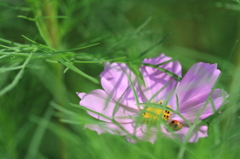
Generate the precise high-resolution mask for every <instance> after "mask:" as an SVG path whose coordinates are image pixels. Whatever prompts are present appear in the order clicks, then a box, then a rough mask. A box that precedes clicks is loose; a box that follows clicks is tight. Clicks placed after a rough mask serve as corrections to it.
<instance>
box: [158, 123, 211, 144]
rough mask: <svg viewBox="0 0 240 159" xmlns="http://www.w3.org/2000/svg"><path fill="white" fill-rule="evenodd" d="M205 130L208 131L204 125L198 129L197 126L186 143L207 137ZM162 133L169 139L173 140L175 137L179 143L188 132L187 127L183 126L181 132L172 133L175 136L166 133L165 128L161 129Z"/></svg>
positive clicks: (168, 132)
mask: <svg viewBox="0 0 240 159" xmlns="http://www.w3.org/2000/svg"><path fill="white" fill-rule="evenodd" d="M207 130H208V127H207V126H205V125H204V126H200V127H199V126H197V127H196V128H195V130H193V132H192V133H191V134H190V135H191V136H190V138H189V139H188V142H197V141H198V140H199V138H203V137H207V136H208V134H207ZM162 131H163V133H165V134H166V135H167V136H168V137H170V138H173V139H174V138H175V137H178V138H179V139H180V140H181V141H184V139H185V137H186V135H187V133H188V131H189V127H187V126H183V127H182V129H181V130H178V131H175V132H173V133H174V134H175V135H173V134H172V132H170V131H167V130H166V129H165V128H163V129H162Z"/></svg>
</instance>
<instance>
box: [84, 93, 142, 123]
mask: <svg viewBox="0 0 240 159" xmlns="http://www.w3.org/2000/svg"><path fill="white" fill-rule="evenodd" d="M79 96H82V100H81V101H80V103H79V104H80V105H82V106H84V107H86V108H88V109H91V110H93V111H95V112H97V113H100V114H103V115H105V116H107V117H108V118H111V119H113V118H114V119H115V120H116V121H118V122H120V123H128V122H132V121H133V119H132V117H134V116H136V115H138V113H139V111H138V110H135V109H132V108H128V107H123V106H122V105H120V104H119V105H117V103H116V102H115V101H113V100H112V99H110V98H109V96H108V95H107V94H106V93H105V92H104V91H103V90H100V89H97V90H94V91H92V92H90V93H88V94H85V95H83V94H81V93H79ZM87 112H88V114H89V115H91V116H93V117H94V118H97V119H99V120H103V121H107V122H111V120H109V119H106V118H104V117H103V116H100V115H98V114H96V113H93V112H90V111H87ZM130 117H131V118H130Z"/></svg>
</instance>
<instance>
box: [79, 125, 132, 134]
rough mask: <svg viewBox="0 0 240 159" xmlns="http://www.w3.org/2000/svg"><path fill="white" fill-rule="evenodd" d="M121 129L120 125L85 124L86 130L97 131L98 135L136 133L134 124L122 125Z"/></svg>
mask: <svg viewBox="0 0 240 159" xmlns="http://www.w3.org/2000/svg"><path fill="white" fill-rule="evenodd" d="M121 127H122V128H120V127H119V126H118V125H115V124H113V123H99V124H85V125H84V129H90V130H93V131H96V132H97V133H98V135H100V134H103V133H110V134H116V135H129V134H132V133H133V132H134V127H133V125H132V123H126V124H121Z"/></svg>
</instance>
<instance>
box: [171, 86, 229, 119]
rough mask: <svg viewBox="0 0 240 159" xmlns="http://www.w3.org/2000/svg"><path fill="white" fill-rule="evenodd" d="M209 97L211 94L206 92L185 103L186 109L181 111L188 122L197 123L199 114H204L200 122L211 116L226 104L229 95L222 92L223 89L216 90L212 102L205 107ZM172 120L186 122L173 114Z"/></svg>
mask: <svg viewBox="0 0 240 159" xmlns="http://www.w3.org/2000/svg"><path fill="white" fill-rule="evenodd" d="M209 95H210V92H208V91H206V92H204V93H202V94H199V95H197V96H195V97H194V98H192V99H191V100H188V101H187V102H185V103H183V104H182V105H183V106H184V108H185V109H181V110H180V113H181V115H183V116H184V117H185V118H186V119H187V120H189V121H190V122H191V123H192V122H194V121H195V119H196V117H197V116H198V114H199V113H200V112H202V113H201V115H200V117H199V120H202V119H205V118H207V117H209V116H211V115H212V114H213V113H214V112H215V111H217V110H218V109H219V108H220V107H221V106H222V105H223V104H225V103H226V98H227V97H228V94H227V93H226V92H225V91H222V90H221V89H215V90H214V91H213V93H212V98H211V100H212V102H211V101H210V100H209V101H208V103H207V104H206V105H205V103H206V102H207V100H208V96H209ZM212 103H213V105H212ZM182 105H181V106H182ZM171 118H172V119H173V120H178V121H180V122H182V123H185V122H184V120H183V119H182V118H181V117H178V116H177V115H176V114H173V115H172V116H171Z"/></svg>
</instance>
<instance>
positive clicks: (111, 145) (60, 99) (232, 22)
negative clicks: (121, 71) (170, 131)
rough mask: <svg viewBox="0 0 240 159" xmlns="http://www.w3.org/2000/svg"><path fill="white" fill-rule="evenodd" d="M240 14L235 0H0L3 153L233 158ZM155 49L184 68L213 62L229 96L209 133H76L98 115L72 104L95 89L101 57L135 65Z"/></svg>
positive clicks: (239, 136) (1, 156)
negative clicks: (153, 138)
mask: <svg viewBox="0 0 240 159" xmlns="http://www.w3.org/2000/svg"><path fill="white" fill-rule="evenodd" d="M239 15H240V3H239V2H238V1H237V0H235V1H232V0H182V1H179V0H148V1H145V0H104V1H100V0H67V1H64V0H41V1H40V0H26V1H24V0H1V1H0V108H1V109H0V159H8V158H10V159H12V158H13V159H17V158H19V159H89V158H97V159H100V158H103V159H107V158H109V159H110V158H111V159H112V158H116V159H117V158H141V159H144V158H146V159H148V158H163V159H164V158H179V159H181V158H194V159H195V158H199V159H202V158H212V159H214V158H216V159H220V158H238V157H239V155H240V151H239V142H240V124H239V123H240V122H239V108H240V107H239V100H238V99H239V89H240V83H239V79H240V66H239V63H240V48H239V42H238V38H239V36H240V34H239V27H240V25H239ZM161 52H164V53H165V54H166V55H168V56H171V57H173V59H174V60H179V61H180V62H181V64H182V66H183V70H184V71H186V70H187V69H188V68H190V67H191V65H192V64H194V63H196V62H199V61H203V62H209V63H218V68H219V69H220V70H221V71H222V74H221V77H220V79H219V81H218V83H217V85H216V87H218V88H223V89H224V90H226V91H227V92H228V93H229V94H230V97H229V102H228V104H227V105H225V106H223V109H222V110H223V111H222V113H221V114H218V115H215V116H214V117H210V118H209V119H207V123H208V124H209V137H208V138H204V139H200V141H199V142H198V143H179V142H176V141H173V140H171V139H166V138H159V139H158V140H157V142H156V143H155V144H151V143H148V142H139V143H136V144H132V143H128V142H127V141H126V140H125V139H124V138H123V137H121V136H115V135H111V134H103V135H100V136H99V135H97V133H96V132H93V131H91V130H83V126H84V124H85V123H88V122H96V121H95V120H94V119H92V118H91V117H89V116H88V115H87V114H86V112H85V110H82V109H79V108H77V107H73V105H72V104H70V103H74V104H78V102H79V98H78V97H77V95H76V93H75V92H89V91H91V90H93V89H96V88H101V85H100V84H99V74H100V73H101V71H102V70H103V63H104V62H107V61H110V62H127V63H128V65H129V66H131V69H132V70H137V68H138V67H139V65H140V62H141V61H142V59H143V58H145V57H155V56H157V55H159V54H160V53H161ZM135 73H136V74H137V75H138V73H139V72H137V71H136V72H135Z"/></svg>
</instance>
